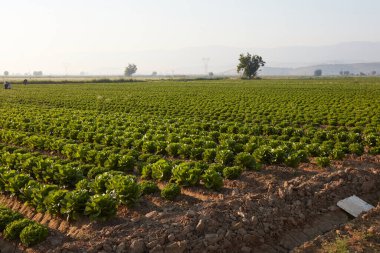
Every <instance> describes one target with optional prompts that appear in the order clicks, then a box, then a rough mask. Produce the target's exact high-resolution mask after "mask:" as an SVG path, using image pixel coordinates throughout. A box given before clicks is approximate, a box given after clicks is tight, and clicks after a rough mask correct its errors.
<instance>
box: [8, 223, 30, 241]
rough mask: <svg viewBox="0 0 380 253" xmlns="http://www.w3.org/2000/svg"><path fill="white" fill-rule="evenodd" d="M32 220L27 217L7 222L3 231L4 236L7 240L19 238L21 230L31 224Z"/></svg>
mask: <svg viewBox="0 0 380 253" xmlns="http://www.w3.org/2000/svg"><path fill="white" fill-rule="evenodd" d="M33 223H34V222H33V221H31V220H29V219H19V220H15V221H12V222H11V223H9V224H8V225H7V226H6V227H5V229H4V232H3V235H4V238H5V239H8V240H16V239H19V238H20V233H21V231H22V230H23V229H24V228H25V227H27V226H29V225H31V224H33Z"/></svg>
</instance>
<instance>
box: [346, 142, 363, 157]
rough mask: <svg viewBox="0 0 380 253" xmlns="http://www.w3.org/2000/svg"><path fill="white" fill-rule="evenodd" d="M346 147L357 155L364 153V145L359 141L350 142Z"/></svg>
mask: <svg viewBox="0 0 380 253" xmlns="http://www.w3.org/2000/svg"><path fill="white" fill-rule="evenodd" d="M348 149H349V150H350V153H351V154H355V155H358V156H360V155H362V154H364V147H363V145H361V144H360V143H352V144H350V146H348Z"/></svg>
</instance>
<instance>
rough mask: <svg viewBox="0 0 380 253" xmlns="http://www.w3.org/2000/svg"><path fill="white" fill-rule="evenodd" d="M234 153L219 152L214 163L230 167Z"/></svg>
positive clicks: (228, 151)
mask: <svg viewBox="0 0 380 253" xmlns="http://www.w3.org/2000/svg"><path fill="white" fill-rule="evenodd" d="M233 161H234V153H233V152H232V151H231V150H219V151H218V152H217V154H216V162H217V163H220V164H223V165H224V166H228V165H232V163H233Z"/></svg>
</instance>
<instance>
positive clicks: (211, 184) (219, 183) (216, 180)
mask: <svg viewBox="0 0 380 253" xmlns="http://www.w3.org/2000/svg"><path fill="white" fill-rule="evenodd" d="M201 178H202V182H203V184H204V186H205V187H206V188H207V189H213V190H216V191H218V190H220V189H221V188H222V187H223V178H222V176H221V175H220V174H219V173H218V172H217V171H216V170H213V169H207V170H206V171H205V172H204V173H203V174H202V177H201Z"/></svg>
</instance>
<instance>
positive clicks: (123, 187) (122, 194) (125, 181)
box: [106, 175, 140, 206]
mask: <svg viewBox="0 0 380 253" xmlns="http://www.w3.org/2000/svg"><path fill="white" fill-rule="evenodd" d="M106 188H107V192H109V193H110V194H111V195H114V196H115V197H116V199H117V200H118V201H119V203H120V204H127V205H128V206H131V205H133V204H135V203H136V202H137V200H138V199H139V197H140V189H139V186H138V184H137V183H136V178H135V177H134V176H131V175H125V176H124V175H115V176H113V177H112V178H110V179H109V180H108V181H107V183H106Z"/></svg>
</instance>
